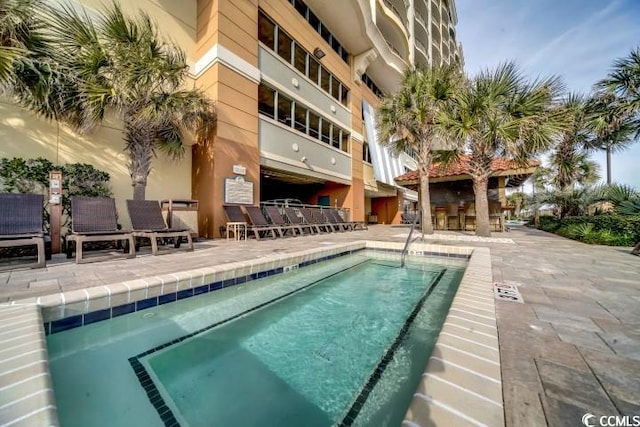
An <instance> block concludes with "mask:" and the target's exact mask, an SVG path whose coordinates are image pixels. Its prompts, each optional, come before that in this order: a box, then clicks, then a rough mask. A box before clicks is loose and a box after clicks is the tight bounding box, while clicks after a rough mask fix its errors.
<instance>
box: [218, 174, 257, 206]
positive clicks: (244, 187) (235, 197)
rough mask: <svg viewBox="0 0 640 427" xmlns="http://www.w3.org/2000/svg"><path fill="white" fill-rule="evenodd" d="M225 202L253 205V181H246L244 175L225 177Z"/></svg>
mask: <svg viewBox="0 0 640 427" xmlns="http://www.w3.org/2000/svg"><path fill="white" fill-rule="evenodd" d="M224 203H225V204H239V205H252V204H253V182H251V181H245V180H244V178H243V177H241V176H236V177H235V178H225V179H224Z"/></svg>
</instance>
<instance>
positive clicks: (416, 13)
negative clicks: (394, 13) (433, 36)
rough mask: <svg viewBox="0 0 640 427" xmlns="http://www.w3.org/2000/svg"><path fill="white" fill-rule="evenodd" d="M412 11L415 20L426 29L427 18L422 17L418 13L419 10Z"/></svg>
mask: <svg viewBox="0 0 640 427" xmlns="http://www.w3.org/2000/svg"><path fill="white" fill-rule="evenodd" d="M414 13H415V16H416V21H418V22H419V23H420V24H422V26H423V27H424V29H425V30H426V29H427V20H426V19H424V16H422V15H421V14H420V12H418V11H417V10H416V11H415V12H414Z"/></svg>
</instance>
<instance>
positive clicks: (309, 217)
mask: <svg viewBox="0 0 640 427" xmlns="http://www.w3.org/2000/svg"><path fill="white" fill-rule="evenodd" d="M300 213H301V214H302V217H303V218H304V220H305V221H306V222H307V223H308V224H313V225H314V227H315V228H316V231H317V232H318V233H321V232H323V231H324V232H331V231H333V226H332V225H331V224H327V223H325V222H324V221H322V220H320V218H318V217H317V216H316V215H314V212H313V210H312V209H311V208H300Z"/></svg>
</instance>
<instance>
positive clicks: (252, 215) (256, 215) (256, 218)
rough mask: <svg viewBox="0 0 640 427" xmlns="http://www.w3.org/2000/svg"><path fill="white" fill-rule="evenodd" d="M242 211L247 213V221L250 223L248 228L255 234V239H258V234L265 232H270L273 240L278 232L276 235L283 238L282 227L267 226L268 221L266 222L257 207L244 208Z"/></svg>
mask: <svg viewBox="0 0 640 427" xmlns="http://www.w3.org/2000/svg"><path fill="white" fill-rule="evenodd" d="M244 209H245V210H246V211H247V215H248V216H249V221H251V225H250V227H249V228H250V229H251V230H252V231H253V233H254V234H255V236H256V239H257V238H258V235H259V234H260V232H267V231H271V233H272V235H273V237H274V238H275V237H276V235H275V232H276V231H277V232H278V235H279V236H280V237H284V231H283V229H282V227H281V226H279V225H276V224H269V221H267V218H265V217H264V214H263V213H262V209H260V208H259V207H258V206H245V207H244Z"/></svg>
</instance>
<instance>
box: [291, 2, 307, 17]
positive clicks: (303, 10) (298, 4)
mask: <svg viewBox="0 0 640 427" xmlns="http://www.w3.org/2000/svg"><path fill="white" fill-rule="evenodd" d="M294 3H295V8H296V10H297V11H298V13H299V14H300V15H302V16H304V17H305V18H306V17H307V5H306V4H304V3H303V2H301V1H300V0H295V2H294Z"/></svg>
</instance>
